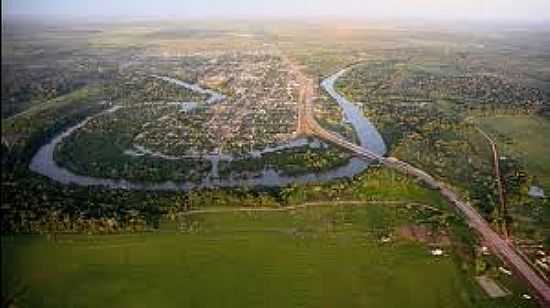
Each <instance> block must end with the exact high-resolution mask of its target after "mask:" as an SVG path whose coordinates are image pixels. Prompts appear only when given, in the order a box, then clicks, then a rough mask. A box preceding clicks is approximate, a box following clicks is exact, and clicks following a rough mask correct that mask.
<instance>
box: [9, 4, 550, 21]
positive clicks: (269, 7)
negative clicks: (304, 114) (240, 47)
mask: <svg viewBox="0 0 550 308" xmlns="http://www.w3.org/2000/svg"><path fill="white" fill-rule="evenodd" d="M2 6H3V7H2V8H3V9H2V12H3V14H7V15H50V16H104V17H109V16H130V17H131V16H139V17H146V16H150V17H194V18H197V17H199V18H200V17H323V16H328V17H331V16H333V17H347V16H350V17H378V18H423V19H436V20H441V19H442V20H445V19H475V20H495V19H498V20H520V21H521V20H524V21H531V22H539V21H548V20H550V0H333V1H330V0H272V1H269V0H2Z"/></svg>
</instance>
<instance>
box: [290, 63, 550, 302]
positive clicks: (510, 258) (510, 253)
mask: <svg viewBox="0 0 550 308" xmlns="http://www.w3.org/2000/svg"><path fill="white" fill-rule="evenodd" d="M345 71H346V70H345V69H344V70H342V71H340V72H338V73H337V74H335V75H333V76H337V77H339V76H341V75H342V74H343V73H344V72H345ZM327 80H329V81H331V82H326V80H325V81H324V82H323V83H322V84H321V86H322V87H323V88H324V90H326V91H327V92H328V93H329V94H330V95H331V96H332V97H333V98H334V99H335V100H339V99H342V97H341V96H339V94H337V95H338V96H337V97H335V96H334V94H335V93H336V90H335V89H334V80H335V79H330V77H329V79H327ZM301 85H302V90H301V95H300V109H299V110H300V116H299V120H300V124H299V127H300V129H301V130H302V132H303V133H304V134H310V135H314V136H316V137H318V138H321V139H323V140H326V141H328V142H330V143H333V144H335V145H338V146H340V147H342V148H344V149H347V150H348V151H350V152H353V153H355V154H356V155H357V156H359V157H361V158H364V159H367V160H371V161H372V160H374V161H378V162H380V163H381V164H383V165H384V166H386V167H388V168H391V169H394V170H396V171H398V172H401V173H403V174H406V175H408V176H411V177H414V178H417V179H418V180H420V181H421V182H422V183H424V184H425V185H426V186H428V187H430V188H431V189H434V190H439V192H440V193H441V195H443V196H444V197H445V198H446V199H447V200H448V201H449V203H450V204H452V205H453V206H454V207H455V208H456V209H458V210H459V211H460V213H461V214H462V215H463V216H464V217H465V218H466V220H467V222H468V224H469V226H470V227H471V228H473V229H474V230H476V231H477V232H479V234H480V235H481V236H482V238H483V239H484V240H485V242H486V243H488V246H489V248H490V249H491V250H492V251H493V252H494V253H495V254H496V255H498V256H499V257H500V258H501V259H502V260H503V261H504V262H506V263H507V264H509V266H511V267H512V268H513V269H514V272H515V273H516V274H518V275H520V277H522V278H523V279H524V280H525V281H526V282H527V283H528V284H529V286H530V287H531V288H532V289H533V291H535V292H536V293H537V294H538V297H539V300H540V301H541V303H542V305H544V306H545V307H546V306H550V286H549V285H548V282H547V281H546V280H544V279H543V278H542V277H541V276H539V275H538V274H537V273H536V272H535V270H534V269H533V268H532V267H531V266H530V265H529V263H528V262H527V261H526V260H525V259H524V258H523V257H522V256H521V254H520V253H519V252H518V250H517V248H516V247H515V246H514V245H513V244H512V243H511V242H509V241H506V240H504V239H503V238H502V237H501V236H500V235H499V234H498V233H497V232H495V231H493V229H491V227H490V226H489V224H488V223H487V221H486V220H485V219H484V218H483V217H482V216H481V215H480V214H479V213H478V212H477V210H476V209H475V208H474V207H472V206H471V204H469V203H468V202H466V201H463V200H461V198H460V197H459V195H458V193H457V192H456V191H455V190H454V189H453V188H451V187H450V186H449V185H447V184H446V183H443V182H441V181H439V180H436V179H435V178H433V177H432V176H431V175H429V174H428V173H426V172H424V171H423V170H421V169H418V168H416V167H414V166H412V165H410V164H408V163H406V162H403V161H400V160H399V159H397V158H394V157H384V156H383V155H380V154H378V153H377V152H375V151H372V150H370V149H367V148H365V147H362V146H359V145H357V144H354V143H351V142H349V141H347V140H345V139H344V138H342V137H341V136H339V135H337V134H335V133H333V132H331V131H328V130H326V129H324V128H323V127H321V125H319V123H318V122H317V121H316V120H315V117H314V115H313V100H314V97H315V95H314V93H315V87H314V83H313V81H312V80H311V79H308V78H307V77H306V76H305V75H302V78H301Z"/></svg>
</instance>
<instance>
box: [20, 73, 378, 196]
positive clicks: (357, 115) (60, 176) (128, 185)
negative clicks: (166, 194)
mask: <svg viewBox="0 0 550 308" xmlns="http://www.w3.org/2000/svg"><path fill="white" fill-rule="evenodd" d="M346 71H347V69H344V70H341V71H339V72H338V73H336V74H334V75H332V76H330V77H328V78H327V79H325V80H324V81H323V82H322V83H321V86H322V87H323V89H324V90H325V91H327V93H328V94H329V95H330V96H331V97H332V98H333V99H334V100H335V101H336V102H337V103H338V104H339V105H340V107H341V108H342V110H343V115H344V117H345V120H347V121H348V122H349V123H350V124H351V125H352V126H353V127H354V129H355V130H356V133H357V136H358V139H359V142H360V145H361V146H363V147H366V148H368V149H370V150H371V151H373V152H375V153H377V154H380V155H383V154H385V152H386V146H385V144H384V141H383V139H382V137H381V136H380V133H379V132H378V130H377V129H376V128H375V127H374V125H372V123H371V122H370V121H369V120H368V119H367V118H366V117H364V116H363V112H362V111H361V109H360V108H359V107H358V106H357V105H355V104H353V103H351V102H349V101H348V100H347V99H346V98H345V97H343V96H341V95H340V94H339V93H338V92H337V91H336V90H335V89H334V83H335V82H336V80H337V79H338V78H340V77H341V76H342V75H344V74H345V73H346ZM154 77H156V78H159V79H162V80H165V81H167V82H172V83H174V84H177V85H180V86H182V87H184V88H186V89H189V90H192V91H195V92H197V93H201V94H207V95H209V98H208V100H207V101H206V103H207V104H215V103H217V102H219V101H222V100H224V99H225V96H223V95H222V94H218V93H216V92H214V91H212V90H208V89H203V88H202V87H200V86H199V85H197V84H189V83H186V82H183V81H180V80H177V79H173V78H170V77H162V76H154ZM120 108H123V107H120V106H116V107H113V108H111V109H109V110H106V111H104V112H102V113H100V114H97V115H95V116H91V117H88V118H86V119H84V120H83V121H82V122H80V123H79V124H77V125H75V126H73V127H70V128H68V129H67V130H65V131H64V132H62V133H61V134H59V135H57V136H56V137H55V138H53V139H52V140H51V141H50V142H49V143H47V144H46V145H44V146H42V147H41V148H40V149H39V150H38V152H37V153H36V154H35V156H34V157H33V159H32V161H31V163H30V165H29V168H30V170H32V171H34V172H36V173H39V174H41V175H44V176H46V177H48V178H50V179H52V180H54V181H57V182H59V183H62V184H76V185H80V186H103V187H108V188H112V189H128V190H151V191H187V190H192V189H196V188H212V187H237V186H245V187H253V186H284V185H288V184H291V183H309V182H323V181H329V180H332V179H337V178H344V177H352V176H354V175H356V174H359V173H360V172H362V171H364V170H365V169H366V168H367V167H368V162H366V161H364V160H362V159H360V158H355V157H354V158H351V159H350V160H349V162H348V163H347V164H346V165H344V166H342V167H338V168H335V169H332V170H329V171H326V172H321V173H310V174H305V175H300V176H284V175H281V174H280V173H279V172H277V171H276V170H273V169H267V168H266V169H265V170H264V171H263V172H262V173H261V174H260V175H259V176H255V177H252V178H240V177H229V178H223V179H221V178H219V177H218V176H217V165H218V162H219V161H220V160H228V159H230V158H227V156H226V155H209V156H207V157H205V158H206V159H209V160H210V161H211V162H212V165H213V168H212V171H211V173H210V174H209V175H208V176H206V177H204V178H203V179H202V181H201V182H200V183H193V182H174V181H166V182H158V183H155V182H130V181H127V180H115V179H108V178H99V177H91V176H86V175H79V174H75V173H73V172H71V171H69V170H68V169H66V168H63V167H61V166H59V165H58V164H57V163H56V162H55V160H54V150H55V148H56V146H57V145H58V144H60V143H61V142H62V141H63V139H64V138H66V137H67V136H70V135H71V134H72V133H73V132H75V131H76V130H78V129H80V128H81V127H83V126H85V125H86V124H87V123H88V122H89V121H90V120H92V119H93V118H94V117H97V116H101V115H103V114H105V113H110V112H116V111H117V110H118V109H120ZM306 144H310V143H309V142H307V140H306V139H296V140H292V141H289V142H288V143H287V144H283V145H280V146H277V147H273V148H266V149H264V150H263V151H257V152H254V153H251V154H252V156H254V157H258V156H261V155H262V154H264V153H269V152H274V151H279V150H282V149H285V148H292V147H297V146H304V145H306ZM310 146H312V147H315V146H320V143H319V141H318V140H316V141H314V142H313V143H311V144H310Z"/></svg>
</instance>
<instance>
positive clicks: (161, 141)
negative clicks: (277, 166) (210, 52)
mask: <svg viewBox="0 0 550 308" xmlns="http://www.w3.org/2000/svg"><path fill="white" fill-rule="evenodd" d="M194 69H195V70H197V67H196V66H195V67H194ZM199 70H200V71H201V72H200V74H197V76H198V79H197V80H196V81H195V82H196V83H197V84H199V85H200V86H201V87H203V88H208V89H212V90H214V91H216V92H219V93H221V94H223V95H224V96H225V99H223V100H220V101H218V102H216V103H215V104H210V105H205V104H203V105H201V102H198V103H199V104H198V108H193V109H191V110H187V111H185V112H174V113H169V114H167V115H165V116H163V117H161V118H159V119H158V120H157V121H156V123H155V122H152V123H149V124H148V127H144V132H143V133H142V134H140V136H139V137H140V138H139V140H137V141H138V142H139V145H141V146H143V147H146V148H148V149H150V150H152V151H155V152H161V153H164V154H167V155H173V156H182V155H188V154H201V155H202V154H209V153H225V154H233V155H244V154H246V153H249V152H251V151H255V150H262V149H263V148H266V147H269V146H273V145H276V144H280V143H283V142H285V141H287V140H289V139H291V138H292V137H293V136H294V134H295V132H296V128H297V125H298V123H297V120H298V103H297V102H298V94H297V92H298V90H297V89H298V82H297V80H296V77H295V76H294V74H293V72H292V71H291V69H290V68H289V66H288V64H287V63H286V62H285V60H284V58H283V57H281V56H280V55H278V54H276V53H273V52H268V51H264V50H258V51H255V52H250V51H249V52H232V53H228V54H223V55H219V56H216V57H214V58H212V59H210V60H208V61H205V62H204V64H203V65H202V66H200V68H199ZM165 75H170V72H165Z"/></svg>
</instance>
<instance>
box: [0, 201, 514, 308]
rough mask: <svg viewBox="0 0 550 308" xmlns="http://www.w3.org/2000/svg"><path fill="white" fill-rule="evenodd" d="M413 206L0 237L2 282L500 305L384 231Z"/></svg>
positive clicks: (116, 293)
mask: <svg viewBox="0 0 550 308" xmlns="http://www.w3.org/2000/svg"><path fill="white" fill-rule="evenodd" d="M412 217H414V215H411V213H410V212H409V211H406V210H404V209H403V208H401V209H400V208H395V207H394V208H392V207H384V206H374V205H370V206H358V207H349V206H348V207H321V208H318V207H316V208H309V209H304V210H300V211H294V212H290V213H255V214H246V213H234V214H203V215H196V216H191V217H185V218H184V219H186V220H185V221H180V223H179V225H180V226H184V228H183V230H184V232H174V230H175V228H174V226H173V225H169V224H167V225H164V227H163V229H162V230H161V232H158V233H149V234H141V235H137V234H136V235H113V236H85V235H71V236H68V235H66V236H60V237H58V238H57V241H56V242H52V241H47V240H46V239H45V238H44V237H39V236H32V237H31V236H18V237H15V238H11V237H3V238H2V247H3V249H2V282H3V283H2V285H3V286H4V288H5V289H3V293H4V292H6V293H8V294H9V293H12V292H13V291H14V290H16V289H17V288H26V291H25V292H24V293H23V295H22V296H21V297H20V303H21V306H22V307H26V306H29V307H74V306H78V307H98V306H110V307H199V306H200V307H236V306H241V307H294V306H306V307H320V306H328V307H336V306H343V307H400V306H401V307H423V308H426V307H496V306H497V305H496V304H497V302H496V301H492V300H488V299H486V298H485V299H483V298H482V300H481V301H474V297H472V296H475V297H477V296H479V292H478V290H477V289H476V288H477V286H475V285H474V284H471V281H470V280H471V279H470V278H468V277H465V276H464V274H463V273H462V272H461V271H460V270H459V268H458V266H457V265H456V263H455V262H454V258H450V257H444V258H434V257H432V256H431V255H430V254H429V249H428V248H427V247H426V246H424V245H422V244H419V243H415V242H411V241H408V240H404V239H394V241H392V242H391V243H389V244H384V245H382V244H380V243H379V235H380V234H381V233H387V232H391V230H392V229H393V228H395V227H398V226H399V225H402V224H406V223H410V222H411V220H412V219H413V218H412ZM6 286H7V287H6ZM420 286H421V287H420ZM476 294H477V295H476ZM509 302H510V305H511V304H514V302H515V304H516V306H515V307H517V302H516V301H515V300H510V299H509ZM499 307H507V304H506V303H504V304H503V305H500V306H499Z"/></svg>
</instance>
